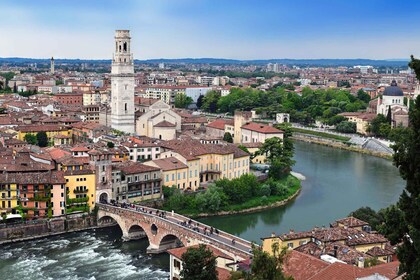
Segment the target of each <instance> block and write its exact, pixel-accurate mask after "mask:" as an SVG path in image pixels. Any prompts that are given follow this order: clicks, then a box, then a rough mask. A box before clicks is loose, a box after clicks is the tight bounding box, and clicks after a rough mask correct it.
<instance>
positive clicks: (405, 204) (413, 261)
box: [385, 56, 420, 280]
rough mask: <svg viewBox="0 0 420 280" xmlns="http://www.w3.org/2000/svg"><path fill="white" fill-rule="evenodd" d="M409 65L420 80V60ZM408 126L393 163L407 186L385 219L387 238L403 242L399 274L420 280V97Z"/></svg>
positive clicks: (409, 279) (410, 114)
mask: <svg viewBox="0 0 420 280" xmlns="http://www.w3.org/2000/svg"><path fill="white" fill-rule="evenodd" d="M409 66H410V67H411V68H412V69H414V72H415V73H416V77H417V79H418V80H420V60H419V59H415V58H414V56H411V62H410V63H409ZM409 123H410V125H409V127H408V128H407V132H406V135H404V136H403V137H401V139H399V140H398V141H397V142H396V143H395V145H394V147H393V148H394V151H395V153H394V164H395V166H397V167H398V169H399V171H400V174H401V177H402V178H403V179H404V180H405V181H406V187H405V189H404V191H403V193H402V194H401V196H400V199H399V201H398V203H397V209H391V210H390V212H389V213H388V214H389V215H388V216H386V219H385V220H386V222H389V224H387V230H388V231H387V236H389V237H390V239H393V240H392V241H393V242H394V243H397V242H402V245H401V246H399V247H398V250H397V255H398V260H399V261H400V270H399V273H407V275H406V278H405V279H408V280H414V279H420V258H419V256H420V219H419V217H420V154H419V151H420V141H419V139H420V96H418V97H417V99H416V101H415V104H414V106H413V107H411V111H410V112H409ZM399 211H401V212H399ZM396 220H398V222H396ZM393 222H394V223H393Z"/></svg>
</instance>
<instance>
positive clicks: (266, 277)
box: [246, 244, 293, 280]
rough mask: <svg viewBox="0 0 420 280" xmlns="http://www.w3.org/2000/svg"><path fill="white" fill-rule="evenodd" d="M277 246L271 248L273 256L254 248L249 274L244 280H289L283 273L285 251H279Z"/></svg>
mask: <svg viewBox="0 0 420 280" xmlns="http://www.w3.org/2000/svg"><path fill="white" fill-rule="evenodd" d="M276 245H278V244H274V246H273V248H272V249H273V256H271V255H270V254H268V253H267V252H264V251H262V250H261V249H259V248H257V247H254V248H253V250H252V252H253V255H254V256H253V258H252V264H251V273H250V274H249V275H248V277H247V278H246V279H249V280H291V279H293V278H292V277H287V276H285V275H284V273H283V269H282V268H283V263H284V261H285V259H286V258H287V256H286V254H287V253H286V250H280V249H279V247H278V246H276Z"/></svg>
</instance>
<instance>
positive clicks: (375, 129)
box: [368, 114, 388, 136]
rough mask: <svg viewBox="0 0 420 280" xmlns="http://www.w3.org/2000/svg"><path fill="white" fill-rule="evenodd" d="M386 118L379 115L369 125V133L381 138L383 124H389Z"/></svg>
mask: <svg viewBox="0 0 420 280" xmlns="http://www.w3.org/2000/svg"><path fill="white" fill-rule="evenodd" d="M387 123H388V122H387V120H386V117H385V116H384V115H382V114H378V115H377V116H376V117H375V118H374V119H373V120H372V121H371V123H370V125H369V128H368V130H369V132H370V133H372V134H373V135H375V136H380V135H381V132H380V129H381V124H387Z"/></svg>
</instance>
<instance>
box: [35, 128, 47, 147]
mask: <svg viewBox="0 0 420 280" xmlns="http://www.w3.org/2000/svg"><path fill="white" fill-rule="evenodd" d="M36 140H37V143H38V146H40V147H47V146H48V136H47V133H46V132H45V131H40V132H38V133H37V134H36Z"/></svg>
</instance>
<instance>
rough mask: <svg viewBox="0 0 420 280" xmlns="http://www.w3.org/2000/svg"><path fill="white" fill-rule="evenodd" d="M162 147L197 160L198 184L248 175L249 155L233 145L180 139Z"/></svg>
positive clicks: (167, 142)
mask: <svg viewBox="0 0 420 280" xmlns="http://www.w3.org/2000/svg"><path fill="white" fill-rule="evenodd" d="M162 147H163V148H164V149H165V151H173V152H176V153H178V154H180V155H182V156H183V157H184V158H186V159H190V158H196V159H199V168H200V169H199V176H200V183H205V182H209V181H216V180H219V179H223V178H227V179H234V178H238V177H240V176H242V175H244V174H248V173H249V154H248V153H246V152H244V151H242V150H241V149H239V148H238V147H236V146H235V145H233V144H229V143H224V142H223V143H219V144H217V143H205V141H204V140H203V141H199V140H192V139H182V140H173V141H166V142H164V143H162ZM194 172H195V171H194Z"/></svg>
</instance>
